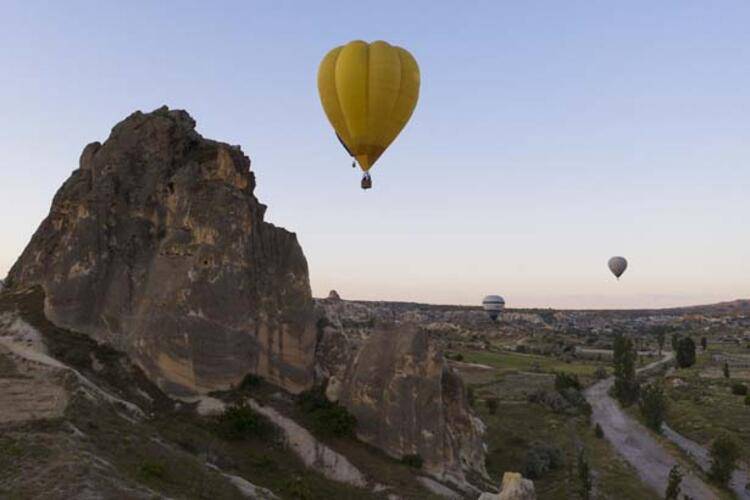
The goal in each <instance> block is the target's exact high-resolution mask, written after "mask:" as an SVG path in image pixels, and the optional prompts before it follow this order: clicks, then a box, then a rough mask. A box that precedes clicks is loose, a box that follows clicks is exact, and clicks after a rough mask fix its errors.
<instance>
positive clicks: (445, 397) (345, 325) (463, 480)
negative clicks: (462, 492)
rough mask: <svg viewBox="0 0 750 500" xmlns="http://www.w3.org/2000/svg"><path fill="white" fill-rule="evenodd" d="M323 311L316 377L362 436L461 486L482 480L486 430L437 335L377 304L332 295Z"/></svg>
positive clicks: (321, 303) (324, 302) (322, 303)
mask: <svg viewBox="0 0 750 500" xmlns="http://www.w3.org/2000/svg"><path fill="white" fill-rule="evenodd" d="M318 310H319V311H320V313H319V314H321V316H322V319H321V321H319V322H318V343H317V346H316V349H317V355H316V376H317V378H318V380H319V381H320V382H321V383H324V384H326V386H327V387H326V395H327V396H328V398H329V399H331V400H334V401H338V402H339V403H340V404H342V405H344V406H345V407H347V408H348V409H349V411H350V412H351V413H352V414H354V416H355V417H356V418H357V436H358V437H359V438H360V439H361V440H363V441H365V442H367V443H370V444H372V445H374V446H376V447H378V448H380V449H382V450H384V451H385V452H386V453H388V454H389V455H391V456H393V457H396V458H402V457H405V456H409V455H418V456H419V457H421V458H422V459H423V460H424V468H425V470H427V471H429V472H430V473H431V474H432V475H433V476H435V477H438V478H440V479H442V480H444V481H447V482H449V483H452V484H454V485H457V486H459V487H466V486H468V484H467V480H470V479H472V478H473V479H479V478H483V477H484V476H485V475H486V472H485V468H484V448H483V444H482V434H483V432H484V425H483V424H482V422H481V421H480V420H479V419H478V418H477V417H476V416H475V415H473V413H472V411H471V410H470V409H469V405H468V403H467V397H466V392H465V389H464V384H463V382H462V381H461V379H460V378H459V376H458V375H457V374H456V373H455V372H454V371H453V369H451V368H450V367H449V366H448V364H447V362H446V360H445V357H444V356H443V352H442V349H441V347H440V344H441V343H440V342H439V341H438V339H437V338H436V336H434V335H433V334H431V333H430V332H429V331H428V330H427V329H425V328H423V327H422V326H421V324H420V323H419V322H416V321H412V320H410V319H409V317H398V318H396V317H394V318H387V317H384V316H383V315H382V314H381V311H380V310H379V309H378V308H377V307H373V305H372V304H362V303H356V302H347V301H341V300H340V299H338V297H332V298H329V299H324V300H319V301H318Z"/></svg>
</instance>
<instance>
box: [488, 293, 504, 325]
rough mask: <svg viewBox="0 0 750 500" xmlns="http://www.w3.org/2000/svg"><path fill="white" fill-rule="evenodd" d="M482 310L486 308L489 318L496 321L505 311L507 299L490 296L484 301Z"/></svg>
mask: <svg viewBox="0 0 750 500" xmlns="http://www.w3.org/2000/svg"><path fill="white" fill-rule="evenodd" d="M482 308H484V310H485V311H486V312H487V314H488V315H489V317H490V318H491V319H492V320H493V321H494V320H496V319H497V317H498V316H499V315H500V313H501V312H502V311H503V309H505V299H503V298H502V297H501V296H499V295H488V296H486V297H485V298H484V300H482Z"/></svg>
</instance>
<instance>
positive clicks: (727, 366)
mask: <svg viewBox="0 0 750 500" xmlns="http://www.w3.org/2000/svg"><path fill="white" fill-rule="evenodd" d="M724 378H729V363H727V362H726V361H724Z"/></svg>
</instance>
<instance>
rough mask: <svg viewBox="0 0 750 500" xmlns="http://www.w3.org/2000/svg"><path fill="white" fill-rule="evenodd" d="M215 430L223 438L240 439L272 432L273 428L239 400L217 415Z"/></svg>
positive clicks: (266, 434)
mask: <svg viewBox="0 0 750 500" xmlns="http://www.w3.org/2000/svg"><path fill="white" fill-rule="evenodd" d="M216 431H217V433H218V434H219V435H220V436H222V437H223V438H224V439H228V440H230V441H240V440H243V439H247V438H250V437H254V436H255V437H260V436H268V435H269V433H271V434H274V433H275V432H274V431H275V428H274V426H273V424H271V423H270V422H269V421H268V420H266V418H265V417H263V416H261V415H258V414H257V413H256V412H255V411H253V409H252V408H250V407H249V406H248V405H247V403H245V402H244V401H241V402H239V403H235V404H234V405H232V406H229V407H227V408H226V409H225V410H224V413H222V414H221V415H219V417H218V418H217V422H216Z"/></svg>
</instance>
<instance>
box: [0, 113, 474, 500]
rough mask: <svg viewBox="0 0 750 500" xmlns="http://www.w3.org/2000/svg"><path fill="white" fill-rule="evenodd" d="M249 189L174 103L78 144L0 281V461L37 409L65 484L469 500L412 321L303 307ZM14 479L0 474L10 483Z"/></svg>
mask: <svg viewBox="0 0 750 500" xmlns="http://www.w3.org/2000/svg"><path fill="white" fill-rule="evenodd" d="M254 188H255V179H254V176H253V174H252V172H251V171H250V160H249V159H248V158H247V157H246V156H245V155H244V154H243V153H242V151H241V150H240V149H239V147H236V146H230V145H228V144H224V143H220V142H216V141H212V140H208V139H205V138H203V137H202V136H200V135H199V134H198V133H197V132H196V131H195V122H194V121H193V119H192V118H191V117H190V116H189V115H188V114H187V113H186V112H184V111H175V110H169V109H167V108H161V109H158V110H156V111H154V112H152V113H145V114H144V113H140V112H136V113H134V114H132V115H131V116H130V117H128V118H127V119H125V120H124V121H123V122H121V123H119V124H118V125H116V126H115V127H114V129H113V130H112V133H111V134H110V136H109V138H108V139H107V140H106V141H105V142H104V143H102V144H100V143H92V144H89V145H88V146H86V148H85V149H84V151H83V153H82V155H81V160H80V166H79V168H78V169H77V170H75V171H74V172H73V173H72V175H71V177H70V178H69V179H68V180H67V181H66V182H65V184H64V185H63V186H62V188H60V190H59V191H58V193H57V194H56V196H55V198H54V201H53V203H52V208H51V210H50V213H49V215H48V216H47V218H46V219H45V220H44V221H43V222H42V224H41V225H40V227H39V228H38V230H37V231H36V233H35V234H34V236H33V238H32V240H31V242H30V243H29V245H28V246H27V248H26V249H25V250H24V252H23V254H22V255H21V257H20V258H19V259H18V261H17V262H16V264H15V265H14V266H13V268H12V269H11V271H10V273H9V275H8V277H7V280H6V282H5V285H6V288H5V290H4V291H3V292H2V294H1V295H0V297H1V298H2V300H3V301H4V302H3V304H4V309H3V310H4V311H5V316H4V320H3V321H4V322H2V323H1V324H0V339H4V340H3V343H2V345H3V346H4V351H2V350H0V363H2V366H3V367H4V369H5V370H6V371H5V372H2V373H0V395H3V401H5V400H6V399H8V398H9V399H8V400H12V402H13V403H12V404H11V405H9V406H8V407H7V408H9V409H6V410H5V412H4V413H3V414H2V415H0V427H3V428H4V429H5V430H6V431H8V432H10V433H11V434H8V435H9V436H16V437H13V438H12V439H11V440H9V441H7V442H6V441H4V442H3V450H4V451H3V452H2V453H5V451H7V450H8V449H10V450H11V453H10V455H8V454H7V453H6V454H5V455H2V453H0V459H2V457H5V459H7V460H9V461H10V462H13V461H14V459H13V456H15V455H14V454H15V453H16V451H18V450H21V451H18V453H21V454H22V456H23V458H24V460H21V461H19V463H24V464H25V463H27V461H33V457H32V456H27V455H26V454H25V453H26V451H27V448H28V447H29V446H32V445H33V444H34V443H36V442H37V441H36V440H37V439H46V438H47V437H44V438H42V437H40V436H41V434H44V432H45V431H44V429H45V426H47V425H49V423H50V422H53V423H54V425H53V428H54V433H53V434H54V437H51V438H50V439H54V440H56V441H55V443H56V444H55V445H54V448H55V449H56V450H58V451H59V456H58V455H55V456H54V457H51V458H50V460H51V462H50V463H48V464H47V465H45V467H46V466H49V467H50V468H54V467H55V466H57V465H58V462H59V460H62V458H61V457H64V456H68V455H69V456H70V457H72V458H71V461H65V464H66V465H65V466H66V467H68V466H69V467H71V468H72V469H71V470H73V471H78V472H77V474H78V475H79V476H80V477H81V478H82V479H81V480H80V481H78V482H76V481H73V480H71V484H61V485H59V488H63V489H61V490H60V491H64V492H65V493H64V494H62V493H61V495H62V496H64V497H69V496H73V497H75V496H76V495H75V494H73V493H71V492H74V491H84V490H85V491H88V492H89V493H90V494H91V495H93V496H96V495H100V496H101V495H104V496H105V497H113V496H114V497H118V496H120V497H134V498H138V497H141V496H143V497H149V496H153V495H154V494H155V493H158V494H163V495H166V496H172V497H176V498H203V497H205V495H211V492H214V493H215V495H216V496H212V498H234V496H236V494H237V490H238V489H239V490H242V491H244V492H245V493H247V492H248V491H250V492H252V493H251V494H248V495H246V496H250V497H251V498H266V497H268V496H269V495H276V496H281V497H289V498H298V497H299V498H354V497H365V498H367V497H370V496H372V497H376V498H377V497H382V498H384V497H386V496H388V495H395V494H396V493H394V491H395V492H398V493H397V496H398V497H401V498H429V497H430V495H433V494H434V495H442V496H446V495H447V496H453V497H456V496H464V495H465V496H468V497H473V496H476V495H478V493H479V492H480V491H481V488H482V487H483V486H486V485H487V484H488V483H487V481H488V478H487V477H486V472H485V469H484V447H483V444H482V432H483V431H482V424H481V422H480V421H479V420H478V419H477V418H476V417H475V416H474V415H473V413H472V411H471V410H470V409H469V406H468V404H467V401H466V399H467V398H466V395H465V391H464V386H463V383H462V382H461V380H460V379H459V378H458V376H457V375H456V374H455V373H454V372H453V370H452V369H451V368H450V367H449V366H448V365H447V364H446V361H445V358H444V356H443V353H442V349H441V347H440V344H439V342H436V338H435V336H433V335H431V334H428V332H426V331H425V330H424V329H423V328H421V327H419V326H418V323H421V322H422V320H421V318H418V317H413V315H410V314H406V315H405V316H403V317H402V316H398V317H388V315H385V316H381V315H379V314H378V315H374V316H373V315H372V314H370V313H367V319H366V320H365V321H366V323H367V324H366V328H360V325H359V324H358V323H357V320H354V321H352V319H351V312H350V310H349V306H342V305H341V304H343V303H342V302H340V301H336V299H335V297H334V298H333V300H332V301H330V303H326V304H321V303H318V304H317V306H316V304H315V303H314V301H313V299H312V297H311V293H310V286H309V278H308V272H307V263H306V260H305V257H304V255H303V253H302V250H301V248H300V246H299V244H298V243H297V240H296V237H295V235H294V234H293V233H290V232H288V231H286V230H284V229H281V228H277V227H275V226H273V225H271V224H269V223H268V222H265V221H264V212H265V206H264V205H262V204H260V203H259V202H258V200H257V199H256V198H255V196H254V194H253V192H254ZM337 304H338V305H337ZM353 307H354V309H356V306H353ZM355 316H356V313H355ZM471 317H472V318H475V319H472V320H471V321H477V322H478V323H477V324H479V323H480V322H481V321H485V322H486V320H483V319H480V318H482V313H481V312H478V313H477V311H472V312H471ZM19 325H21V326H19ZM24 325H30V327H29V328H26V326H24ZM24 332H26V333H24ZM29 332H31V333H29ZM27 333H28V335H27ZM248 388H252V391H250V392H248ZM322 391H325V392H324V394H325V396H321V397H320V398H318V396H317V394H323V392H322ZM299 393H302V394H301V395H299ZM186 403H187V404H186ZM352 417H353V418H352ZM217 419H218V421H217ZM237 419H239V420H237ZM227 422H230V424H227ZM226 425H230V427H231V426H234V425H238V426H239V427H240V428H241V434H243V439H242V441H243V443H245V442H246V441H249V444H247V445H246V444H242V443H241V444H239V445H237V444H236V443H231V442H228V441H232V436H234V435H235V434H236V432H235V431H237V429H234V427H231V428H230V431H231V432H229V437H227V435H226V434H227V432H225V431H226V429H224V428H223V426H226ZM217 426H218V429H219V431H216V428H217ZM248 426H249V427H248ZM330 427H333V428H334V430H335V431H336V432H335V433H334V437H333V438H332V437H331V436H330V435H329V434H327V433H326V430H330ZM87 429H88V430H87ZM222 429H224V430H223V431H222ZM258 429H261V430H258ZM321 429H323V430H321ZM27 431H28V432H27ZM310 431H312V432H310ZM217 432H218V436H217V435H216V434H217ZM248 432H249V436H250V437H247V436H245V434H247V433H248ZM13 433H16V434H13ZM40 433H41V434H40ZM123 436H130V437H125V438H123ZM235 437H236V436H235ZM245 438H247V439H245ZM117 440H121V441H122V442H120V441H117ZM115 441H117V442H116V443H115ZM123 443H124V444H123ZM121 444H122V446H121ZM45 446H46V445H45ZM8 447H10V448H8ZM123 447H124V448H123ZM32 448H33V446H32ZM158 450H161V451H158ZM152 452H153V453H152ZM383 452H385V453H383ZM129 455H131V456H132V460H131V459H128V458H127V457H128V456H129ZM9 457H10V458H9ZM248 457H255V458H253V460H257V461H258V462H259V463H261V462H262V463H261V464H260V465H258V464H256V465H257V467H256V466H255V465H253V464H248V463H247V460H248V459H249V458H248ZM266 460H268V461H270V463H266ZM134 461H135V462H137V463H134ZM45 463H46V462H45ZM281 463H283V464H284V465H283V466H281V465H279V464H281ZM96 464H99V465H96ZM180 464H182V465H180ZM186 464H190V465H186ZM28 466H29V467H32V466H31V465H28ZM24 467H25V466H24ZM81 467H83V468H84V469H85V471H84V470H83V469H80V468H81ZM180 467H186V469H185V470H188V471H191V472H190V473H189V474H188V475H187V476H183V475H181V474H180V473H179V472H177V471H178V470H179V469H180ZM95 470H98V471H99V473H100V475H99V476H96V477H94V476H92V475H91V474H93V471H95ZM48 472H49V474H52V475H53V476H54V474H56V472H55V473H53V472H52V471H48ZM46 473H47V472H45V474H46ZM40 474H42V471H40ZM193 475H194V477H193ZM24 476H25V474H22V473H21V470H20V469H18V470H15V469H13V470H10V471H9V472H8V471H6V472H5V475H3V476H0V488H4V489H5V490H8V491H12V492H20V494H22V496H23V495H24V494H26V493H25V492H27V490H26V489H24V488H25V486H24V485H23V484H22V482H23V481H22V479H23V477H24ZM308 476H309V478H308ZM51 477H52V476H51ZM65 477H66V475H62V476H59V475H58V476H57V479H56V480H57V481H62V482H63V483H65V481H66V480H65ZM299 477H301V478H302V479H299V480H298V479H295V478H299ZM50 481H52V479H50ZM107 481H109V482H107ZM193 481H194V482H195V484H194V485H193ZM248 481H249V482H248ZM289 481H291V482H292V483H291V484H288V483H289ZM198 482H201V486H200V487H198V485H197V483H198ZM246 483H247V484H246ZM251 483H256V484H258V485H259V487H263V488H266V489H267V490H268V491H267V492H266V490H262V489H257V488H256V487H255V486H254V485H253V484H251ZM297 483H299V484H297ZM214 484H215V486H214ZM178 485H179V487H178ZM191 485H193V486H194V487H193V486H191ZM46 487H47V486H45V484H43V483H41V482H40V483H39V484H37V485H36V486H33V487H32V489H31V490H28V491H29V492H37V493H38V492H42V491H45V488H46ZM86 488H88V490H86ZM170 488H172V489H170ZM295 488H303V489H306V488H309V489H311V490H314V491H313V492H312V493H310V494H309V495H308V494H307V493H305V494H299V495H298V494H291V493H289V492H290V491H294V490H295ZM317 490H319V491H317ZM219 492H226V494H224V493H221V494H219ZM264 495H265V496H264ZM342 495H343V496H342ZM84 496H85V495H84ZM52 498H57V497H55V496H54V495H53V496H52ZM389 498H392V497H389Z"/></svg>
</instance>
